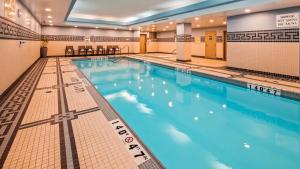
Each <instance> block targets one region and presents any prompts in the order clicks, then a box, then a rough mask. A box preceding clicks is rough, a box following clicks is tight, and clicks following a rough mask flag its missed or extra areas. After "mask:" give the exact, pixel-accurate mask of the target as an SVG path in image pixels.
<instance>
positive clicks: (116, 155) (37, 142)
mask: <svg viewBox="0 0 300 169" xmlns="http://www.w3.org/2000/svg"><path fill="white" fill-rule="evenodd" d="M128 57H129V58H133V59H142V60H146V61H149V62H152V63H159V64H163V65H166V66H172V67H174V66H175V67H179V68H184V69H189V70H191V71H193V72H198V73H199V74H205V75H208V76H213V77H219V78H222V79H229V80H233V81H236V82H239V83H245V82H250V83H255V84H261V85H265V86H269V87H275V88H278V89H281V90H284V91H287V92H291V93H300V84H299V83H297V82H287V81H282V80H274V79H268V78H262V77H257V76H253V75H245V74H241V73H237V72H232V71H228V70H223V69H218V68H211V67H206V66H197V65H190V64H186V63H178V62H175V61H172V60H165V59H160V58H153V57H149V56H128ZM71 59H72V58H48V59H40V60H38V61H37V63H36V64H35V65H34V66H32V67H31V68H30V69H29V70H28V71H27V72H26V73H25V75H24V76H23V78H21V79H20V80H19V81H18V83H16V85H15V86H14V88H12V90H10V92H9V93H8V94H7V95H5V96H4V97H3V98H2V100H0V101H1V102H0V115H1V116H0V119H1V121H0V127H1V128H0V158H1V161H0V168H103V169H134V168H136V169H138V168H139V169H158V168H163V167H162V166H161V165H160V163H159V161H158V160H156V158H155V157H154V156H153V155H152V154H151V152H150V151H149V150H148V149H147V147H146V146H145V145H143V143H142V142H141V141H139V140H138V137H137V136H136V135H135V134H134V133H133V132H132V131H129V132H130V133H132V137H134V138H135V139H137V142H138V143H140V146H141V149H143V150H144V151H146V154H147V156H142V159H137V158H134V156H133V155H132V154H131V153H130V152H129V150H128V149H127V147H126V143H125V142H124V140H122V139H121V138H120V137H119V136H118V134H117V132H116V131H115V129H114V127H113V126H112V124H111V122H112V121H113V120H116V119H121V118H120V117H119V116H118V114H116V112H115V111H114V110H113V109H112V108H111V107H110V106H109V104H108V103H107V102H106V101H105V99H104V98H103V97H102V96H101V95H100V94H98V92H96V89H95V88H94V87H93V86H92V85H91V84H90V82H89V81H88V80H87V79H86V78H85V77H84V75H83V74H82V73H81V72H80V71H79V70H78V69H77V68H76V66H74V65H73V64H72V62H71ZM296 95H297V94H296Z"/></svg>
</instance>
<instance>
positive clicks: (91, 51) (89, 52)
mask: <svg viewBox="0 0 300 169" xmlns="http://www.w3.org/2000/svg"><path fill="white" fill-rule="evenodd" d="M85 50H86V55H94V49H93V46H86V47H85Z"/></svg>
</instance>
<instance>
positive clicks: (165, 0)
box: [20, 0, 300, 31]
mask: <svg viewBox="0 0 300 169" xmlns="http://www.w3.org/2000/svg"><path fill="white" fill-rule="evenodd" d="M20 1H22V2H23V3H24V4H25V5H26V6H27V7H28V8H29V9H30V10H31V11H32V13H33V14H34V15H35V16H36V17H37V18H38V19H39V20H40V22H41V23H42V24H43V25H49V24H50V22H49V21H52V23H53V25H54V26H74V25H77V26H79V27H89V28H95V27H99V28H106V29H116V28H118V29H127V30H128V29H130V30H137V29H139V28H140V27H141V28H142V29H143V31H172V30H175V28H176V27H175V25H176V23H177V22H190V23H192V25H193V27H194V28H198V27H199V28H206V27H216V26H225V24H224V22H226V20H227V17H228V16H233V15H240V14H245V12H244V9H246V8H249V9H251V12H259V11H266V10H272V9H279V8H287V7H295V6H300V0H244V1H242V2H240V3H236V4H235V5H231V4H229V5H224V6H219V7H215V8H212V9H206V10H201V11H194V12H191V13H185V14H181V15H176V16H172V17H169V18H168V20H166V21H159V22H154V21H148V22H145V23H141V24H136V25H132V26H130V27H127V26H112V25H105V24H94V23H79V22H76V23H74V22H65V17H66V16H67V13H68V10H69V7H70V6H71V2H72V0H20ZM180 1H183V0H111V1H105V0H77V2H79V3H78V4H80V3H83V5H79V7H78V8H77V7H76V4H75V8H74V11H77V12H76V13H77V14H82V15H93V16H94V17H97V18H101V19H103V18H109V17H110V18H114V19H116V20H117V21H119V19H121V20H122V19H125V20H126V18H130V17H133V16H135V15H137V16H138V15H139V14H141V13H144V12H145V11H156V12H159V11H160V12H161V11H165V10H170V9H174V8H177V7H178V6H180V5H178V4H180V3H178V4H177V6H176V5H173V6H172V5H170V3H169V2H180ZM184 2H187V5H188V4H191V3H197V2H202V0H186V1H184ZM175 4H176V3H175ZM184 5H185V4H184ZM184 5H182V4H181V7H182V6H184ZM166 6H168V7H166ZM45 8H50V9H51V11H50V12H47V11H45ZM148 14H150V13H148ZM71 15H73V14H72V12H71ZM48 16H51V17H52V18H50V19H49V18H48ZM195 17H198V18H199V19H198V20H195ZM81 18H82V19H84V17H81ZM89 19H90V18H89ZM210 20H214V22H210ZM171 23H172V24H171ZM152 25H155V26H152ZM153 27H154V29H153Z"/></svg>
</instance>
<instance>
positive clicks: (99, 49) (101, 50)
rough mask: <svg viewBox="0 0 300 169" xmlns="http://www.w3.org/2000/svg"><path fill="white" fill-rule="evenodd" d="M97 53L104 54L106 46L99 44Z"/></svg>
mask: <svg viewBox="0 0 300 169" xmlns="http://www.w3.org/2000/svg"><path fill="white" fill-rule="evenodd" d="M96 54H97V55H103V54H105V49H104V47H103V46H102V45H98V46H97V50H96Z"/></svg>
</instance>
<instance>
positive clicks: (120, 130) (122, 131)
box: [111, 119, 150, 165]
mask: <svg viewBox="0 0 300 169" xmlns="http://www.w3.org/2000/svg"><path fill="white" fill-rule="evenodd" d="M111 125H112V127H113V128H114V130H115V131H116V133H117V134H118V136H119V138H120V139H121V140H122V141H123V143H124V145H125V147H126V149H127V150H128V151H129V153H130V154H131V155H132V156H133V158H134V160H135V162H136V163H137V164H138V165H140V164H142V163H143V162H145V161H147V160H149V159H150V156H149V155H148V153H147V152H146V151H145V150H144V149H143V147H142V146H141V145H140V143H139V142H138V141H137V139H136V138H135V137H134V135H133V134H132V133H130V131H129V129H128V128H127V127H126V125H125V124H124V123H123V122H122V121H121V120H120V119H116V120H113V121H111Z"/></svg>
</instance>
